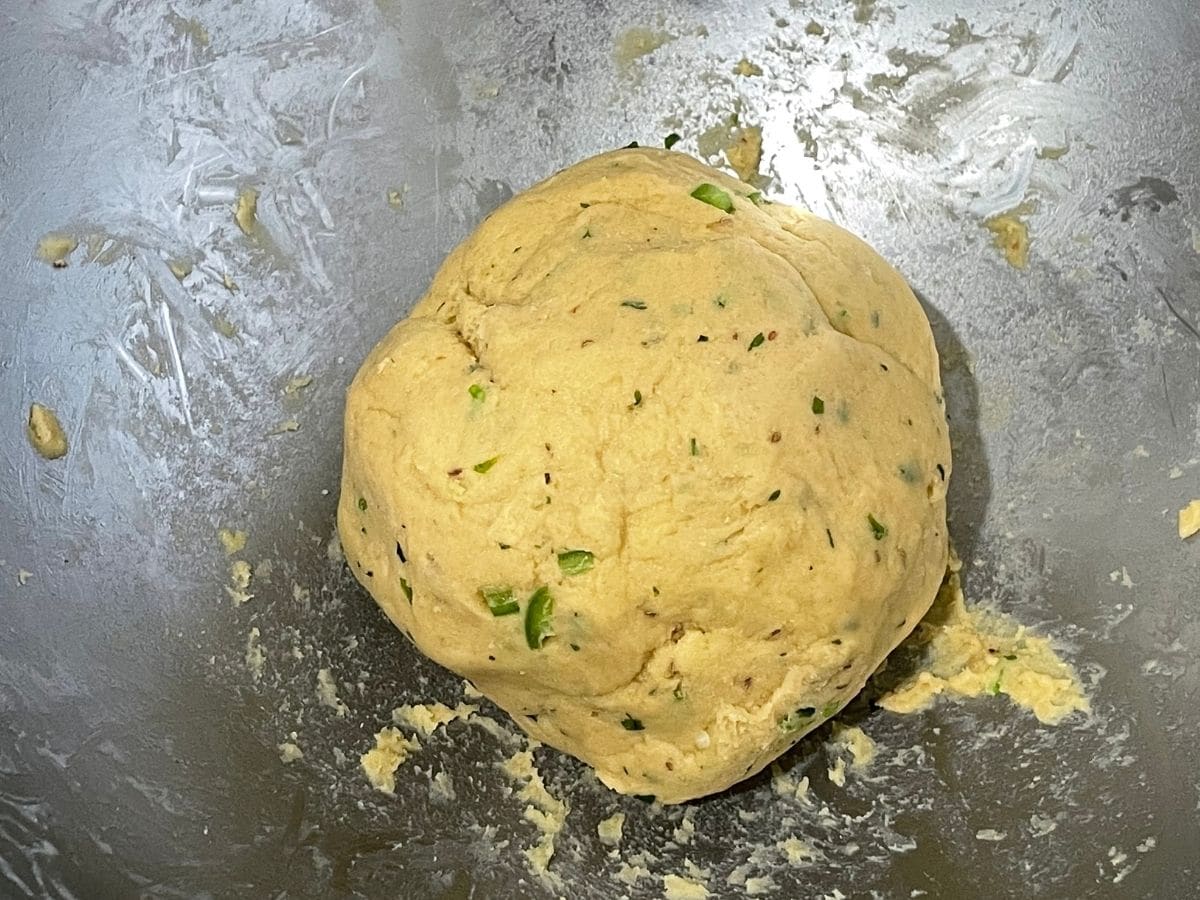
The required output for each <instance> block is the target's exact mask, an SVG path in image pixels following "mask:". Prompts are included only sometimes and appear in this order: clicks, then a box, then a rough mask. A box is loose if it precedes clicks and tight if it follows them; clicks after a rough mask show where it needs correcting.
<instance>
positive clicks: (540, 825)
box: [500, 747, 570, 875]
mask: <svg viewBox="0 0 1200 900" xmlns="http://www.w3.org/2000/svg"><path fill="white" fill-rule="evenodd" d="M500 768H501V769H502V770H503V771H504V773H505V774H506V775H508V776H509V778H511V779H513V781H515V782H517V783H519V784H521V789H520V790H519V791H518V792H517V796H518V797H519V798H520V799H522V800H524V801H526V804H527V805H526V806H525V818H526V819H528V820H529V821H530V822H532V823H533V824H534V825H535V826H537V829H538V831H539V832H541V837H540V838H539V839H538V841H537V843H535V844H534V845H533V846H531V847H528V848H526V850H525V858H526V859H527V860H529V864H530V866H531V867H532V869H533V871H534V872H536V873H537V874H539V875H546V874H548V869H549V866H550V860H551V859H552V858H553V857H554V841H555V839H556V838H557V837H558V834H559V832H561V831H562V829H563V825H564V824H566V820H567V813H568V812H569V810H570V807H568V806H567V804H566V803H565V802H563V801H562V800H559V799H558V798H557V797H555V796H553V795H552V794H551V793H550V792H549V791H548V790H546V784H545V782H544V781H543V780H542V776H541V773H539V772H538V770H537V766H536V765H534V762H533V748H532V747H530V748H529V749H526V750H522V751H520V752H519V753H514V754H513V755H512V756H511V757H509V758H508V759H507V760H505V761H504V762H503V763H501V764H500Z"/></svg>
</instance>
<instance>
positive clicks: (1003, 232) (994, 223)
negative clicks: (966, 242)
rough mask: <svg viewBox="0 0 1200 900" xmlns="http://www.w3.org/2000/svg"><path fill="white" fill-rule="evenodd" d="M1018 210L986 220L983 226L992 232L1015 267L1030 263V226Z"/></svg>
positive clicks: (996, 241) (1022, 267) (1005, 256)
mask: <svg viewBox="0 0 1200 900" xmlns="http://www.w3.org/2000/svg"><path fill="white" fill-rule="evenodd" d="M1017 212H1018V211H1017V210H1014V211H1013V212H1010V213H1004V214H1003V215H999V216H992V217H991V218H990V219H986V220H984V223H983V227H984V228H986V229H987V230H988V231H990V232H991V233H992V235H993V236H994V240H995V243H996V246H997V247H999V248H1000V251H1001V252H1002V253H1003V254H1004V258H1005V259H1006V260H1008V264H1009V265H1010V266H1012V267H1013V268H1014V269H1024V268H1025V267H1027V266H1028V265H1029V227H1028V226H1027V225H1026V224H1025V223H1024V222H1023V221H1022V220H1021V219H1020V218H1018V216H1017Z"/></svg>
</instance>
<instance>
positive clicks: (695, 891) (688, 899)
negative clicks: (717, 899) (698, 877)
mask: <svg viewBox="0 0 1200 900" xmlns="http://www.w3.org/2000/svg"><path fill="white" fill-rule="evenodd" d="M708 896H709V894H708V888H707V887H705V886H704V885H703V884H701V883H700V882H699V881H693V880H692V879H691V878H684V877H683V876H682V875H664V876H663V897H664V898H665V900H706V898H707V897H708Z"/></svg>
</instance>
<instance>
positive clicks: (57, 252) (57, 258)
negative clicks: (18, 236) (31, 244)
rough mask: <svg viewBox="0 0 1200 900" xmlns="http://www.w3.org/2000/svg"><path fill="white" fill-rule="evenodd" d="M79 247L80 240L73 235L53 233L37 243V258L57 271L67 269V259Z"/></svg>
mask: <svg viewBox="0 0 1200 900" xmlns="http://www.w3.org/2000/svg"><path fill="white" fill-rule="evenodd" d="M78 246H79V241H78V239H77V238H76V237H75V236H74V235H71V234H64V233H63V232H59V231H52V232H50V233H49V234H47V235H45V236H44V237H43V238H42V239H41V240H40V241H38V242H37V249H36V250H35V253H36V254H37V258H38V259H40V260H41V261H42V262H44V263H47V264H48V265H51V266H54V268H56V269H65V268H66V266H67V259H68V258H69V257H70V255H71V254H72V253H74V252H75V248H76V247H78Z"/></svg>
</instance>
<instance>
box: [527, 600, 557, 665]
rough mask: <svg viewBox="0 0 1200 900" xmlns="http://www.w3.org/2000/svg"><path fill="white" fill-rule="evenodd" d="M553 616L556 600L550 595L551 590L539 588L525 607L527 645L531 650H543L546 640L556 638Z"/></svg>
mask: <svg viewBox="0 0 1200 900" xmlns="http://www.w3.org/2000/svg"><path fill="white" fill-rule="evenodd" d="M553 615H554V598H553V597H552V596H551V595H550V588H547V587H540V588H538V589H537V590H536V591H534V592H533V595H532V596H531V597H530V598H529V605H528V606H526V607H525V643H526V644H528V645H529V649H530V650H541V649H542V644H544V643H546V638H548V637H553V636H554V624H553V623H552V622H551V618H552V617H553Z"/></svg>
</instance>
